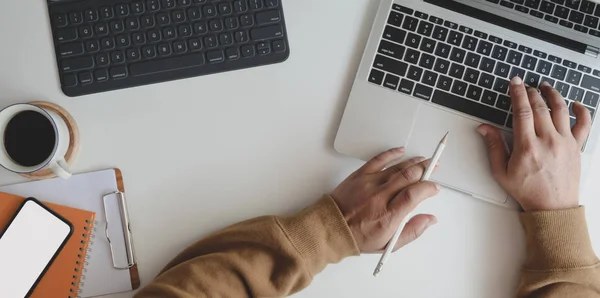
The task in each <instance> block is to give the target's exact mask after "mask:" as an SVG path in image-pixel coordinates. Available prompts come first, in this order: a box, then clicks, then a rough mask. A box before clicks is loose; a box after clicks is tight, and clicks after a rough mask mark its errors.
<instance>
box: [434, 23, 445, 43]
mask: <svg viewBox="0 0 600 298" xmlns="http://www.w3.org/2000/svg"><path fill="white" fill-rule="evenodd" d="M448 31H449V30H448V28H445V27H442V26H435V28H433V33H432V34H431V37H432V38H433V39H437V40H439V41H446V38H448Z"/></svg>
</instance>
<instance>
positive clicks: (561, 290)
mask: <svg viewBox="0 0 600 298" xmlns="http://www.w3.org/2000/svg"><path fill="white" fill-rule="evenodd" d="M521 222H522V224H523V227H524V229H525V234H526V243H527V260H526V261H525V264H524V266H523V271H522V278H521V285H520V287H519V291H518V294H517V296H518V297H600V262H599V260H598V258H597V257H596V255H595V253H594V251H593V249H592V246H591V243H590V239H589V235H588V230H587V223H586V221H585V210H584V208H583V207H579V208H575V209H567V210H558V211H543V212H528V213H523V214H521Z"/></svg>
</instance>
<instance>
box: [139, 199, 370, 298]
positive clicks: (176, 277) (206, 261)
mask: <svg viewBox="0 0 600 298" xmlns="http://www.w3.org/2000/svg"><path fill="white" fill-rule="evenodd" d="M358 254H359V250H358V248H357V246H356V242H355V241H354V238H353V236H352V233H351V232H350V228H349V227H348V226H347V224H346V221H345V220H344V217H343V216H342V213H341V212H340V210H339V209H338V207H337V205H336V204H335V202H334V201H333V199H331V198H330V197H327V196H326V197H324V198H323V199H321V200H320V201H319V202H317V203H316V204H315V205H313V206H311V207H308V208H307V209H305V210H303V211H301V212H299V213H298V214H295V215H293V216H289V217H274V216H267V217H260V218H255V219H251V220H248V221H245V222H242V223H238V224H235V225H233V226H230V227H228V228H226V229H224V230H222V231H219V232H217V233H216V234H213V235H211V236H208V237H207V238H205V239H203V240H200V241H198V242H197V243H195V244H193V245H192V246H190V247H189V248H187V249H186V250H184V251H183V252H181V253H180V254H179V255H178V256H177V257H176V258H175V259H174V260H172V261H171V262H170V263H169V264H168V265H167V266H166V267H165V268H164V269H163V271H162V272H161V273H160V274H159V275H158V276H157V277H156V279H155V280H154V281H153V282H152V283H150V284H149V285H148V286H146V287H145V288H144V289H142V290H141V291H140V292H139V293H137V294H136V295H135V297H136V298H142V297H143V298H148V297H157V298H158V297H160V298H167V297H168V298H171V297H173V298H175V297H179V298H192V297H194V298H197V297H210V298H216V297H282V296H287V295H290V294H293V293H295V292H298V291H300V290H301V289H303V288H305V287H306V286H308V285H309V284H310V282H311V281H312V278H313V277H314V276H315V275H316V274H317V273H319V272H321V271H322V270H323V269H324V268H325V266H327V264H330V263H337V262H339V261H341V260H342V259H344V258H345V257H348V256H352V255H358Z"/></svg>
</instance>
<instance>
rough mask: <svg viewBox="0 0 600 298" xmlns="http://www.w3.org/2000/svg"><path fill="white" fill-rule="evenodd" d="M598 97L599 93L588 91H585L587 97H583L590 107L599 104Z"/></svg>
mask: <svg viewBox="0 0 600 298" xmlns="http://www.w3.org/2000/svg"><path fill="white" fill-rule="evenodd" d="M598 99H600V95H598V94H597V93H594V92H590V91H588V92H586V93H585V97H584V98H583V103H584V104H586V105H588V106H590V107H594V108H595V107H596V106H598Z"/></svg>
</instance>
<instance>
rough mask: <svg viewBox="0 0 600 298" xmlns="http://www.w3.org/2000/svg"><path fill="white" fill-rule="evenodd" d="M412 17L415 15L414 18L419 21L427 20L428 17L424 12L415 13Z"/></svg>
mask: <svg viewBox="0 0 600 298" xmlns="http://www.w3.org/2000/svg"><path fill="white" fill-rule="evenodd" d="M414 15H415V17H417V18H419V19H423V20H427V18H428V17H429V15H428V14H426V13H424V12H420V11H415V13H414Z"/></svg>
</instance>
